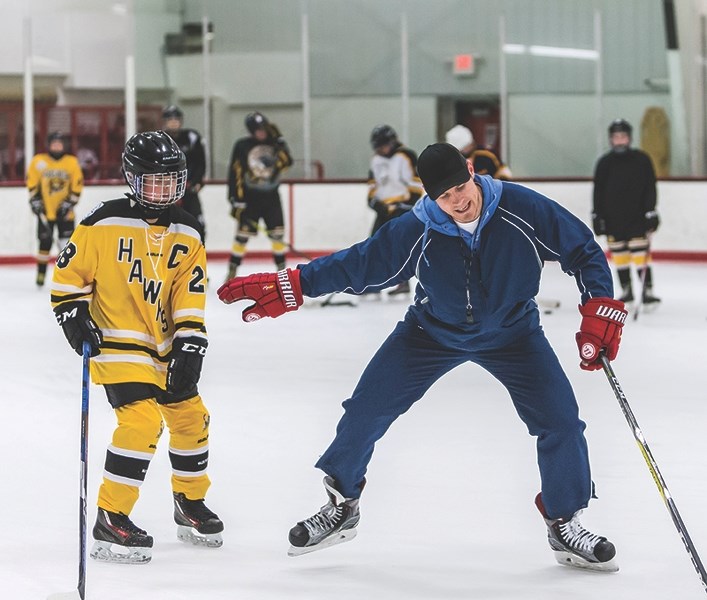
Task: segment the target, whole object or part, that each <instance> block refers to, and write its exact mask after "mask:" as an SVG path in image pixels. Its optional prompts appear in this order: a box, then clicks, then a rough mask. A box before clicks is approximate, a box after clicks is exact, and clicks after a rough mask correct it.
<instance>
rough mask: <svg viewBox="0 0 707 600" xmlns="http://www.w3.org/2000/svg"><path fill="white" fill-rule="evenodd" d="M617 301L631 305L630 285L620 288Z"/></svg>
mask: <svg viewBox="0 0 707 600" xmlns="http://www.w3.org/2000/svg"><path fill="white" fill-rule="evenodd" d="M619 300H621V302H623V303H624V304H631V303H632V302H633V286H632V285H631V284H630V283H629V284H627V285H623V286H621V296H620V297H619Z"/></svg>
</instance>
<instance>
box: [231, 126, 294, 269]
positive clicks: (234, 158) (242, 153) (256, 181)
mask: <svg viewBox="0 0 707 600" xmlns="http://www.w3.org/2000/svg"><path fill="white" fill-rule="evenodd" d="M245 126H246V129H247V130H248V133H249V135H247V136H246V137H242V138H240V139H238V140H236V143H235V144H234V145H233V151H232V152H231V161H230V162H229V166H228V202H229V204H230V205H231V216H232V217H233V218H234V219H235V220H236V233H235V237H234V240H233V246H232V248H231V257H230V259H229V261H228V276H227V278H226V279H227V280H228V279H231V278H232V277H235V275H236V272H237V271H238V267H240V265H241V263H242V262H243V257H244V256H245V254H246V246H247V244H248V241H249V240H250V238H252V237H255V236H256V235H257V234H258V227H259V224H260V220H261V219H262V220H263V221H264V222H265V227H266V231H267V236H268V238H270V242H271V246H272V255H273V260H274V261H275V266H276V267H277V269H278V270H279V269H284V268H285V253H286V250H287V245H286V244H285V241H284V240H285V217H284V215H283V212H282V202H281V201H280V190H279V188H280V177H281V176H282V173H283V172H284V171H285V169H287V168H288V167H289V166H290V165H291V164H292V155H291V154H290V150H289V148H288V146H287V142H286V141H285V138H283V137H282V134H281V133H280V130H279V128H278V127H277V125H275V123H272V122H271V121H269V120H268V119H267V118H266V117H265V115H263V114H262V113H260V112H252V113H249V114H248V115H247V116H246V118H245Z"/></svg>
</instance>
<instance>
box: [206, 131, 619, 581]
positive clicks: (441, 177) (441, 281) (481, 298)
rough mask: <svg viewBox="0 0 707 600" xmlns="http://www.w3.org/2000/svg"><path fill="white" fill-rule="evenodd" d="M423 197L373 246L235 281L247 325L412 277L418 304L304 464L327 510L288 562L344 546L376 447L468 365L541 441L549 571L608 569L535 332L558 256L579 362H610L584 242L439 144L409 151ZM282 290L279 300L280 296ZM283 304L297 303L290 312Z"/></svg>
mask: <svg viewBox="0 0 707 600" xmlns="http://www.w3.org/2000/svg"><path fill="white" fill-rule="evenodd" d="M418 173H419V175H420V178H421V179H422V183H423V185H424V186H425V190H426V192H427V195H426V196H424V197H423V198H422V199H420V200H419V201H418V202H417V204H416V205H415V207H414V209H413V210H412V211H410V212H408V213H407V214H405V215H403V216H401V217H400V218H398V219H395V220H393V221H391V222H390V223H388V224H387V225H386V226H384V227H382V228H381V229H380V230H379V231H378V232H377V233H376V234H375V235H374V236H372V237H371V238H369V239H367V240H365V241H363V242H360V243H358V244H355V245H354V246H352V247H350V248H347V249H345V250H341V251H339V252H336V253H334V254H332V255H330V256H326V257H322V258H318V259H316V260H313V261H312V262H310V263H308V264H304V265H299V266H298V267H297V268H296V269H286V270H283V271H280V272H279V273H277V274H275V273H258V274H255V275H250V276H248V277H236V278H235V279H231V280H230V281H228V282H226V283H225V284H224V285H223V286H222V287H221V288H220V289H219V290H218V295H219V298H220V299H221V300H222V301H224V302H225V303H227V304H230V303H232V302H236V301H238V300H243V299H250V300H254V301H255V304H253V305H251V306H249V307H248V308H246V309H245V310H244V311H243V319H244V320H246V321H252V320H257V319H259V318H261V317H266V316H268V317H279V316H280V315H282V314H284V313H286V312H289V311H292V310H296V309H297V308H298V307H299V306H300V305H301V304H302V302H303V296H309V297H317V296H322V295H324V294H329V293H332V292H347V293H353V294H361V293H363V292H366V291H371V290H380V289H383V288H387V287H391V286H394V285H397V284H399V283H401V282H403V281H407V280H408V279H409V278H411V277H412V276H413V275H414V276H415V277H416V278H417V280H418V282H419V283H418V285H417V289H416V290H415V300H414V303H413V304H412V305H411V306H410V307H409V308H408V310H407V313H406V315H405V317H404V319H403V320H402V321H401V322H400V323H398V325H397V326H396V327H395V329H394V330H393V332H392V333H391V334H390V336H389V337H388V339H387V340H386V341H385V342H384V343H383V345H382V346H381V347H380V349H379V350H378V351H377V352H376V354H375V356H374V357H373V358H372V359H371V361H370V363H369V364H368V366H367V367H366V369H365V370H364V372H363V374H362V376H361V379H360V380H359V382H358V385H357V386H356V389H355V390H354V392H353V395H352V396H351V398H349V399H348V400H346V401H345V402H344V403H343V407H344V415H343V417H342V418H341V421H340V422H339V424H338V426H337V429H336V436H335V438H334V441H333V442H332V443H331V445H330V446H329V448H328V449H327V450H326V451H325V452H324V454H323V455H322V456H321V458H320V459H319V461H318V462H317V464H316V466H317V467H318V468H319V469H321V470H322V471H324V473H325V474H326V476H325V477H324V487H325V489H326V493H327V496H328V499H329V500H328V503H327V504H326V505H324V506H323V507H322V508H321V509H320V511H319V512H318V513H316V514H315V515H313V516H312V517H310V518H308V519H304V520H302V521H300V522H299V523H297V525H295V526H294V527H293V528H292V529H291V530H290V536H289V538H290V543H291V544H292V547H291V548H290V552H289V553H290V555H292V556H296V555H299V554H304V553H306V552H312V551H314V550H319V549H321V548H325V547H327V546H331V545H333V544H337V543H340V542H343V541H347V540H350V539H352V538H353V537H354V536H355V535H356V526H357V525H358V522H359V498H360V496H361V491H362V490H363V487H364V484H365V481H366V479H365V475H366V469H367V466H368V463H369V461H370V460H371V456H372V454H373V448H374V445H375V443H376V442H377V441H378V440H379V439H380V438H381V437H382V436H383V434H384V433H385V432H386V431H387V429H388V427H389V426H390V425H391V424H392V423H393V421H395V419H397V417H398V416H399V415H401V414H403V413H404V412H405V411H407V410H408V409H409V408H410V407H411V406H412V404H414V403H415V402H416V401H417V400H419V399H420V398H422V396H423V395H424V394H425V392H426V391H427V390H428V389H429V388H430V386H432V384H433V383H434V382H435V381H437V380H438V379H439V378H440V377H442V375H444V374H445V373H447V372H448V371H450V370H452V369H453V368H455V367H457V366H458V365H461V364H463V363H465V362H467V361H469V362H473V363H476V364H477V365H479V366H480V367H482V368H483V369H485V370H486V371H488V372H489V373H490V374H491V375H493V376H494V377H495V378H496V379H497V380H498V381H500V382H501V383H502V384H503V385H504V386H505V388H506V389H507V390H508V392H509V394H510V396H511V400H512V402H513V404H514V406H515V409H516V411H517V412H518V414H519V415H520V417H521V419H522V420H523V422H524V423H525V424H526V426H527V427H528V431H529V432H530V434H531V435H533V436H535V437H536V438H537V458H538V465H539V468H540V479H541V492H540V493H539V494H538V495H537V497H536V498H535V504H536V506H537V508H538V510H539V511H540V514H541V515H542V516H543V519H544V520H545V523H546V524H547V532H548V541H549V543H550V547H551V548H552V550H553V551H554V552H555V556H556V558H557V560H558V562H560V564H564V565H570V566H575V567H582V568H587V569H593V570H599V571H616V570H617V569H618V567H617V565H616V563H615V560H614V557H615V555H616V550H615V548H614V545H613V544H612V543H611V542H610V541H609V540H607V539H606V538H605V537H603V536H600V535H596V534H594V533H591V532H590V531H588V530H587V529H585V528H584V527H583V526H582V524H581V523H580V521H579V514H580V512H581V511H582V509H584V508H586V507H587V505H588V503H589V499H590V497H592V495H593V483H592V480H591V476H590V469H589V458H588V451H587V442H586V439H585V437H584V428H585V424H584V422H583V421H582V420H581V419H580V418H579V414H578V413H579V411H578V407H577V401H576V399H575V396H574V392H573V391H572V387H571V385H570V382H569V380H568V379H567V376H566V375H565V373H564V372H563V370H562V367H561V366H560V363H559V361H558V359H557V357H556V355H555V352H554V351H553V349H552V348H551V346H550V344H549V342H548V340H547V339H546V337H545V334H544V333H543V330H542V328H541V327H540V316H539V312H538V306H537V304H536V301H535V296H536V294H537V293H538V289H539V286H540V276H541V273H542V268H543V264H544V262H545V261H558V262H559V263H560V266H561V267H562V269H563V271H564V272H565V273H567V274H569V275H572V276H573V277H574V278H575V280H576V283H577V287H578V288H579V291H580V294H581V304H580V306H579V311H580V313H581V315H582V321H581V325H580V331H579V333H577V335H576V340H577V345H578V348H579V354H580V359H581V362H580V367H581V368H582V369H585V370H589V371H593V370H597V369H600V368H601V364H600V353H601V352H602V351H603V352H604V353H605V354H606V356H607V358H608V359H609V360H613V359H614V358H615V357H616V354H617V352H618V348H619V341H620V339H621V329H622V327H623V324H624V320H625V318H626V311H625V309H624V305H623V303H622V302H620V301H617V300H613V299H612V298H613V292H614V290H613V284H612V278H611V273H610V271H609V267H608V264H607V261H606V258H605V257H604V253H603V252H602V250H601V248H600V247H599V245H598V244H597V243H596V242H595V241H594V237H593V236H592V232H591V231H590V230H589V229H588V228H587V227H586V226H585V225H584V224H583V223H582V222H581V221H580V220H579V219H577V218H576V217H575V216H573V215H572V214H571V213H569V212H568V211H567V210H565V209H564V208H562V207H561V206H560V205H558V204H557V203H556V202H554V201H552V200H550V199H549V198H546V197H544V196H542V195H541V194H538V193H537V192H535V191H533V190H530V189H528V188H525V187H522V186H520V185H517V184H513V183H509V182H501V181H499V180H496V179H493V178H491V177H489V176H484V175H475V173H474V169H473V166H472V164H471V163H470V162H469V161H467V160H466V159H464V157H463V156H462V155H461V154H460V153H459V151H458V150H457V149H456V148H454V147H453V146H451V145H449V144H433V145H431V146H428V147H427V148H426V149H425V150H424V152H422V154H421V155H420V159H419V162H418ZM290 288H291V289H290ZM292 294H294V298H295V303H294V305H293V303H292Z"/></svg>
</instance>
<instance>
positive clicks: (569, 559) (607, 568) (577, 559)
mask: <svg viewBox="0 0 707 600" xmlns="http://www.w3.org/2000/svg"><path fill="white" fill-rule="evenodd" d="M552 552H553V554H554V555H555V560H556V561H557V562H558V563H559V564H561V565H562V566H564V567H574V568H575V569H586V570H587V571H601V572H603V573H616V571H618V570H619V565H618V564H617V563H616V558H615V557H614V558H612V559H611V560H607V561H606V562H602V563H594V562H589V561H588V560H584V559H583V558H582V557H581V556H577V555H576V554H572V553H571V552H564V551H562V550H553V551H552Z"/></svg>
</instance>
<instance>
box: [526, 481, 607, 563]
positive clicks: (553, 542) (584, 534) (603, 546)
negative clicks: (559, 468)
mask: <svg viewBox="0 0 707 600" xmlns="http://www.w3.org/2000/svg"><path fill="white" fill-rule="evenodd" d="M535 506H537V507H538V510H539V511H540V514H541V515H542V516H543V519H545V524H546V525H547V540H548V542H549V543H550V548H552V551H553V552H554V554H555V559H556V560H557V562H558V563H560V564H561V565H564V566H568V567H578V568H580V569H590V570H592V571H606V572H613V571H618V570H619V566H618V565H617V564H616V561H615V560H614V557H615V556H616V548H614V544H612V543H611V542H610V541H609V540H607V539H606V538H605V537H602V536H600V535H596V534H594V533H592V532H590V531H587V530H586V529H585V528H584V527H582V524H581V523H580V522H579V515H580V514H581V512H582V511H581V510H579V511H577V512H576V513H574V514H573V515H572V516H571V517H570V518H569V519H551V518H549V517H548V516H547V513H546V512H545V507H544V506H543V502H542V498H541V496H540V494H538V495H537V496H536V498H535Z"/></svg>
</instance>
